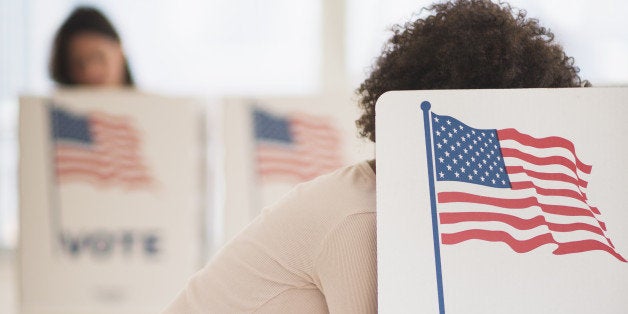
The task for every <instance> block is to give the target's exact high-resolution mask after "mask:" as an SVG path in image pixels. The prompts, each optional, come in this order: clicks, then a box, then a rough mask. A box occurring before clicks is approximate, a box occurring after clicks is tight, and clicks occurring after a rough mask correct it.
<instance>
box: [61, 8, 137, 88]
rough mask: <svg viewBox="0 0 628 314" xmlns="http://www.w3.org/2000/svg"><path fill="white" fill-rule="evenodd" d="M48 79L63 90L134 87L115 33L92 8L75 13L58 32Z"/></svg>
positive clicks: (109, 24) (105, 20)
mask: <svg viewBox="0 0 628 314" xmlns="http://www.w3.org/2000/svg"><path fill="white" fill-rule="evenodd" d="M50 76H51V77H52V79H53V80H54V81H55V82H56V83H58V84H60V85H65V86H75V85H91V86H119V87H120V86H127V87H132V86H134V81H133V76H132V75H131V71H130V69H129V65H128V62H127V60H126V57H125V55H124V52H123V50H122V44H121V42H120V36H119V35H118V32H117V31H116V30H115V28H114V27H113V25H112V24H111V22H109V20H108V19H107V18H106V17H105V16H104V15H103V14H102V13H101V12H100V11H99V10H97V9H95V8H91V7H78V8H76V9H74V11H73V12H72V13H71V14H70V16H69V17H68V18H67V19H66V20H65V22H63V24H62V25H61V27H60V28H59V30H58V31H57V34H56V36H55V39H54V44H53V48H52V54H51V58H50Z"/></svg>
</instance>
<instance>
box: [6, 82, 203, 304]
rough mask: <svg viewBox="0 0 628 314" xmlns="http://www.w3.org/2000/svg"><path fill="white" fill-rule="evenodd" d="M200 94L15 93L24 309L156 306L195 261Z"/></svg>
mask: <svg viewBox="0 0 628 314" xmlns="http://www.w3.org/2000/svg"><path fill="white" fill-rule="evenodd" d="M203 112H204V107H203V104H202V102H200V101H198V100H195V99H186V98H172V97H163V96H158V95H151V94H144V93H140V92H135V91H108V90H77V91H62V92H59V93H57V94H55V95H54V96H52V97H22V98H21V100H20V126H19V132H20V133H19V139H20V167H19V178H20V185H19V187H20V242H19V255H18V259H19V265H20V266H19V274H18V278H19V307H20V310H21V313H23V314H28V313H37V314H45V313H64V314H67V313H157V312H159V311H160V310H161V309H163V308H164V307H165V306H166V305H167V304H168V303H169V302H170V301H171V300H172V299H173V298H174V296H175V295H176V294H177V292H178V291H179V290H180V289H181V288H182V287H183V286H184V285H185V283H186V281H187V279H188V278H189V277H190V276H191V275H192V274H193V273H194V272H195V271H196V270H197V269H199V268H200V267H201V266H202V263H203V250H204V247H205V242H206V241H205V231H204V227H203V226H204V220H205V216H204V212H205V209H206V208H205V204H206V203H207V201H206V199H205V198H206V185H205V182H206V177H205V174H206V172H205V161H204V155H205V137H204V133H205V123H204V113H203Z"/></svg>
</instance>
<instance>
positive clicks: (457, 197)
mask: <svg viewBox="0 0 628 314" xmlns="http://www.w3.org/2000/svg"><path fill="white" fill-rule="evenodd" d="M438 202H439V203H476V204H484V205H492V206H497V207H502V208H510V209H522V208H528V207H532V206H538V207H540V208H541V210H542V211H544V212H546V213H550V214H557V215H565V216H589V217H594V216H593V214H592V213H591V211H589V210H586V209H583V208H578V207H573V206H564V205H550V204H543V203H540V202H539V201H538V199H537V198H536V197H533V196H531V197H526V198H515V199H505V198H495V197H488V196H480V195H475V194H470V193H464V192H439V193H438Z"/></svg>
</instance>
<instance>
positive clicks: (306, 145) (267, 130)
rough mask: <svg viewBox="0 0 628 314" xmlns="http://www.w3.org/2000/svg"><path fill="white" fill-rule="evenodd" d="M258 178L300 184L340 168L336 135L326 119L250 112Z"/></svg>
mask: <svg viewBox="0 0 628 314" xmlns="http://www.w3.org/2000/svg"><path fill="white" fill-rule="evenodd" d="M253 121H254V128H255V145H256V159H257V171H258V174H259V176H260V177H261V178H264V179H266V178H271V179H280V180H285V179H288V180H292V181H297V182H303V181H307V180H310V179H312V178H315V177H317V176H319V175H322V174H325V173H328V172H330V171H332V170H335V169H337V168H339V167H340V166H342V164H343V162H342V153H341V151H342V145H341V141H340V132H339V131H338V129H337V128H336V127H335V126H334V124H333V123H332V120H331V119H329V118H327V117H321V116H314V115H309V114H302V113H298V114H288V115H285V116H280V115H274V114H272V113H270V112H267V111H265V110H262V109H260V108H255V109H254V110H253Z"/></svg>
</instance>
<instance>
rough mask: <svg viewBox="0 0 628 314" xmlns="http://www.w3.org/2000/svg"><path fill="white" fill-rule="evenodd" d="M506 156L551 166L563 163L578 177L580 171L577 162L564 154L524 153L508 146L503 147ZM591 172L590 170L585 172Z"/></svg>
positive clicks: (562, 164)
mask: <svg viewBox="0 0 628 314" xmlns="http://www.w3.org/2000/svg"><path fill="white" fill-rule="evenodd" d="M501 151H502V154H503V156H504V158H507V157H513V158H518V159H520V160H523V161H525V162H529V163H531V164H535V165H538V166H549V165H561V166H564V167H566V168H567V169H569V170H571V171H572V172H573V173H574V174H575V175H576V176H577V177H578V178H579V176H578V172H577V168H576V164H574V163H573V161H571V160H569V159H567V158H565V157H563V156H550V157H538V156H534V155H531V154H528V153H524V152H522V151H520V150H518V149H515V148H507V147H502V149H501ZM585 173H586V174H589V173H590V172H585Z"/></svg>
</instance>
